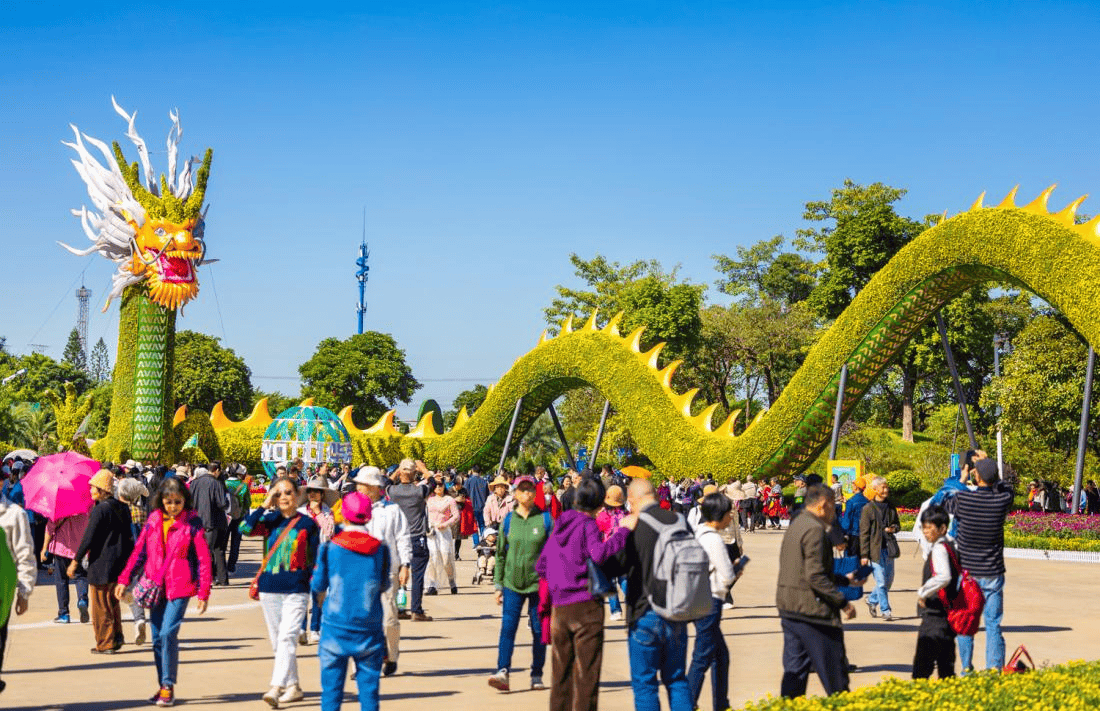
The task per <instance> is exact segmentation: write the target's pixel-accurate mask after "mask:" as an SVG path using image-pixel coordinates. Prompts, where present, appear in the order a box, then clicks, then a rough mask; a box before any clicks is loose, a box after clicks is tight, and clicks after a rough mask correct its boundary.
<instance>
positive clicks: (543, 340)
mask: <svg viewBox="0 0 1100 711" xmlns="http://www.w3.org/2000/svg"><path fill="white" fill-rule="evenodd" d="M549 340H551V339H550V338H548V337H547V335H546V329H545V328H544V329H542V335H541V336H539V342H538V343H536V344H535V348H538V347H539V346H541V345H542V344H543V343H546V342H547V341H549Z"/></svg>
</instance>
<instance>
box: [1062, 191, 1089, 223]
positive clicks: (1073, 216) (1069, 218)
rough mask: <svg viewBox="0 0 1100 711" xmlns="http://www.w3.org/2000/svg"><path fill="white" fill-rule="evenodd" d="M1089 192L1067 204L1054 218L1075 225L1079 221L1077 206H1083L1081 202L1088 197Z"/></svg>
mask: <svg viewBox="0 0 1100 711" xmlns="http://www.w3.org/2000/svg"><path fill="white" fill-rule="evenodd" d="M1088 197H1089V196H1088V194H1085V195H1082V196H1081V197H1079V198H1077V199H1076V200H1074V201H1073V202H1071V203H1070V204H1068V205H1066V207H1065V209H1063V210H1062V211H1061V212H1059V213H1058V214H1056V215H1054V219H1056V220H1061V221H1062V222H1064V223H1066V224H1067V225H1073V224H1075V223H1076V221H1077V208H1079V207H1081V203H1083V202H1084V201H1085V200H1087V199H1088Z"/></svg>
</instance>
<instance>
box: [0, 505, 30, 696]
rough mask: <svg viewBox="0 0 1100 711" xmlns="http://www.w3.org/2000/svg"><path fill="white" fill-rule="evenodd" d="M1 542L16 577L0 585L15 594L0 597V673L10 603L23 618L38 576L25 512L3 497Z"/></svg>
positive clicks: (0, 552) (6, 638) (6, 640)
mask: <svg viewBox="0 0 1100 711" xmlns="http://www.w3.org/2000/svg"><path fill="white" fill-rule="evenodd" d="M0 539H3V540H0V546H4V548H5V550H2V551H0V555H3V556H5V557H10V558H11V561H12V563H13V565H12V568H8V570H9V571H10V574H11V575H13V576H14V577H15V580H14V581H11V580H6V581H0V582H3V583H5V585H2V586H0V589H3V588H7V585H8V584H11V583H14V585H11V587H10V588H9V589H11V590H12V592H13V593H15V595H14V597H15V600H14V601H13V600H12V599H11V598H7V597H3V596H0V621H2V622H3V624H0V670H2V665H3V661H4V648H5V647H6V646H7V643H8V621H9V615H10V613H11V609H12V602H14V603H15V614H17V615H22V614H23V613H24V612H26V611H27V601H28V600H29V599H30V596H31V592H32V591H33V590H34V583H35V580H36V578H37V576H38V567H37V565H36V564H35V560H34V539H33V537H32V536H31V526H30V523H29V522H28V521H27V512H26V511H24V510H23V508H22V507H20V506H19V505H17V504H15V503H12V501H11V500H9V499H7V498H3V497H0ZM5 567H6V566H5ZM4 686H5V683H4V682H3V681H0V691H3V690H4Z"/></svg>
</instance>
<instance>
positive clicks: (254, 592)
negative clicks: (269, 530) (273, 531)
mask: <svg viewBox="0 0 1100 711" xmlns="http://www.w3.org/2000/svg"><path fill="white" fill-rule="evenodd" d="M300 518H301V515H298V516H295V517H294V518H292V519H290V523H288V524H287V525H286V528H284V529H283V532H282V533H280V534H279V538H278V539H276V540H275V545H273V546H271V547H270V548H268V549H267V555H265V556H264V559H263V562H262V563H260V570H259V571H258V572H257V573H256V577H254V578H252V584H251V585H249V586H248V596H249V597H250V598H252V599H253V600H259V599H260V576H261V575H263V573H264V568H266V567H267V562H268V561H269V560H271V554H272V553H274V552H275V551H277V550H279V546H281V545H282V544H283V541H284V540H286V537H287V535H288V534H289V533H290V532H291V531H292V530H294V526H295V525H297V523H298V519H300Z"/></svg>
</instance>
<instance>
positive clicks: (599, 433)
mask: <svg viewBox="0 0 1100 711" xmlns="http://www.w3.org/2000/svg"><path fill="white" fill-rule="evenodd" d="M609 410H611V401H610V400H604V401H603V414H602V415H600V428H599V429H598V430H596V446H594V447H593V448H592V466H590V467H589V469H591V470H593V471H595V470H596V457H597V456H598V455H599V453H600V442H602V441H603V427H604V425H606V424H607V413H608V411H609Z"/></svg>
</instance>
